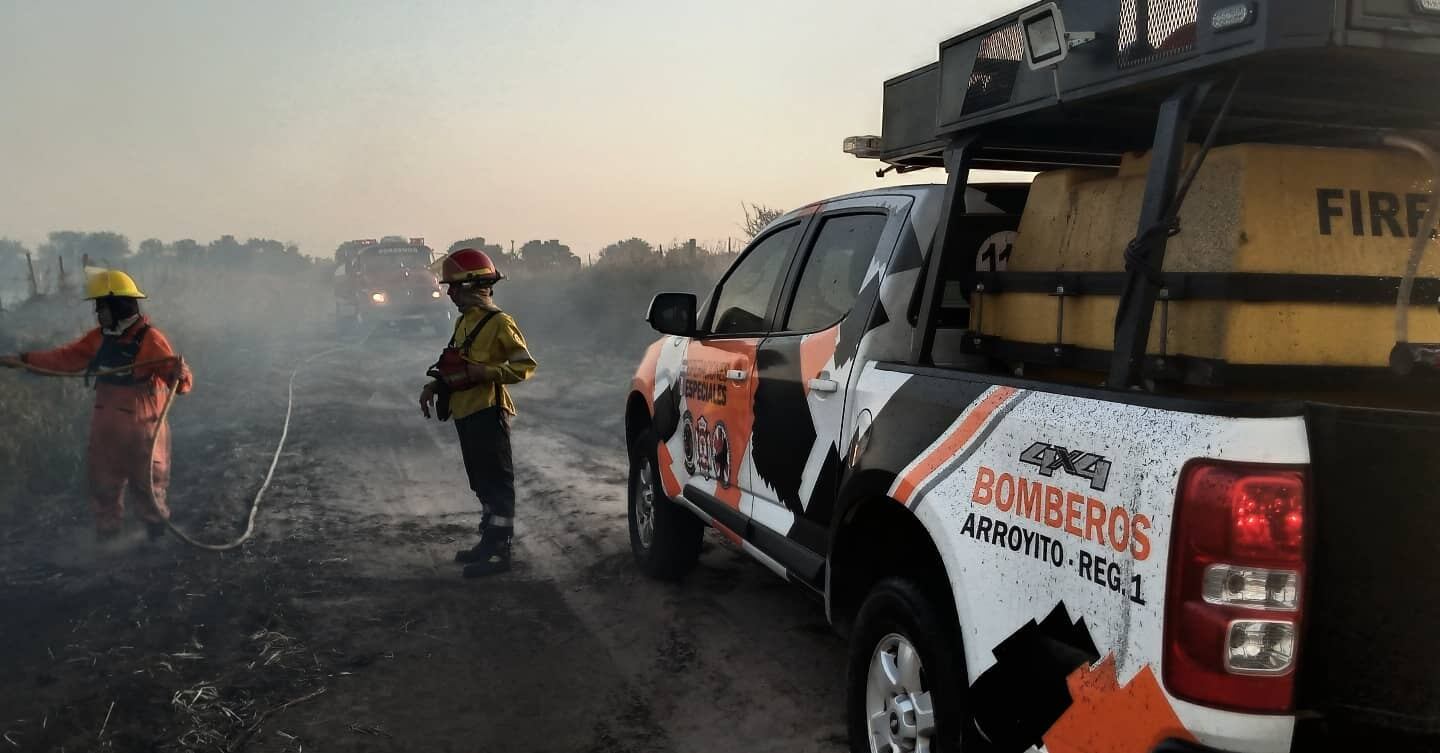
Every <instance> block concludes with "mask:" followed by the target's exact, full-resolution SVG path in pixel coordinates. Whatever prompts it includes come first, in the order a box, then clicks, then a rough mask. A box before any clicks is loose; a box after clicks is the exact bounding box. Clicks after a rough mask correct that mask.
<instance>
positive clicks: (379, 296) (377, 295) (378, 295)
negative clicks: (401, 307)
mask: <svg viewBox="0 0 1440 753" xmlns="http://www.w3.org/2000/svg"><path fill="white" fill-rule="evenodd" d="M370 300H371V301H374V302H375V303H384V302H385V301H387V300H389V298H387V297H386V295H385V291H383V290H377V291H375V292H374V293H371V294H370Z"/></svg>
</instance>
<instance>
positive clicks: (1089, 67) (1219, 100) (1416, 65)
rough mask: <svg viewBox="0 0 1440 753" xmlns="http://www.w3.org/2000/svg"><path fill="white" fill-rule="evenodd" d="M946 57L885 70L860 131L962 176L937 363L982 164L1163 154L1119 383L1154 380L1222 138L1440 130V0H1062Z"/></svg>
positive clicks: (928, 341) (972, 38)
mask: <svg viewBox="0 0 1440 753" xmlns="http://www.w3.org/2000/svg"><path fill="white" fill-rule="evenodd" d="M939 57H940V59H939V61H938V62H936V63H932V64H931V65H928V66H925V67H923V68H920V69H918V70H915V71H912V72H910V73H907V74H905V75H903V76H899V77H897V78H894V79H891V80H890V81H887V82H886V84H885V99H884V112H883V118H882V122H883V130H882V135H881V136H880V137H879V138H878V139H877V138H874V137H852V138H850V139H846V142H845V149H846V151H847V152H849V153H851V154H854V155H855V156H857V157H862V158H878V159H880V160H881V161H883V162H885V163H887V165H889V169H895V170H898V171H901V172H905V171H909V170H916V169H921V168H925V167H943V168H945V169H946V171H947V172H948V173H949V175H948V176H947V182H946V190H945V199H944V201H943V203H942V206H941V210H940V211H941V216H940V224H939V226H938V229H937V232H936V233H935V236H934V239H933V240H932V243H933V245H934V249H935V250H934V252H932V253H931V254H929V256H928V257H927V269H926V276H925V280H924V288H923V298H922V301H923V302H922V304H921V310H920V312H919V316H920V321H919V325H920V326H919V336H918V337H916V338H915V340H914V342H913V343H912V345H911V357H910V360H911V361H912V362H914V363H917V364H925V365H928V364H931V363H932V362H933V359H932V355H931V351H932V349H933V346H934V338H935V333H934V327H933V326H932V323H933V322H935V321H936V320H937V319H938V317H939V316H940V307H941V301H942V300H943V294H942V292H941V286H942V280H941V274H940V267H941V266H942V265H941V264H939V263H936V262H935V259H936V258H937V257H948V256H950V255H951V254H952V253H958V252H959V251H960V250H959V249H958V248H952V246H956V245H957V244H958V241H957V240H955V239H956V238H957V237H958V236H959V235H961V233H959V232H956V229H957V228H958V227H959V226H960V225H961V223H962V222H963V217H964V215H965V212H966V207H965V186H966V185H967V183H968V179H969V172H970V170H971V169H974V168H989V169H999V170H1049V169H1059V168H1068V167H1102V168H1103V167H1114V166H1118V165H1119V163H1120V159H1121V157H1122V156H1123V155H1124V154H1125V153H1127V152H1140V151H1149V152H1150V153H1151V159H1150V165H1149V168H1148V173H1147V179H1146V185H1145V195H1144V198H1143V200H1142V202H1141V206H1140V217H1139V222H1138V227H1137V229H1136V234H1135V237H1134V239H1133V240H1132V241H1131V242H1130V243H1129V244H1128V245H1127V247H1126V248H1125V253H1124V258H1125V275H1124V285H1123V287H1122V290H1121V293H1120V301H1119V306H1118V310H1117V312H1116V316H1115V347H1114V350H1113V351H1112V352H1111V354H1110V370H1109V375H1108V377H1107V380H1106V384H1107V385H1108V386H1109V387H1111V388H1112V389H1121V390H1128V389H1132V388H1135V387H1138V386H1140V385H1142V384H1143V383H1144V381H1145V371H1146V369H1147V366H1146V358H1145V355H1146V354H1145V349H1146V343H1147V342H1148V341H1149V333H1150V326H1151V320H1152V318H1153V315H1154V309H1155V304H1156V299H1157V295H1158V293H1159V290H1160V279H1161V277H1160V275H1161V272H1162V271H1163V270H1164V263H1165V250H1166V246H1167V243H1168V239H1169V237H1170V236H1171V235H1173V234H1175V233H1176V232H1179V224H1178V216H1179V211H1180V206H1181V205H1182V204H1183V202H1184V199H1185V195H1186V193H1187V191H1188V190H1189V187H1190V185H1191V181H1192V180H1193V179H1194V177H1195V175H1196V174H1197V173H1198V171H1199V169H1200V166H1201V165H1202V164H1203V163H1204V160H1205V155H1206V154H1207V153H1208V151H1209V150H1210V149H1211V148H1213V147H1215V146H1222V145H1226V144H1233V143H1244V142H1261V143H1264V142H1271V143H1285V144H1314V145H1325V146H1365V147H1380V146H1382V145H1385V144H1387V143H1389V142H1387V136H1388V134H1387V132H1391V131H1405V132H1408V133H1410V134H1411V135H1412V136H1414V135H1419V136H1421V137H1424V138H1426V139H1428V140H1431V141H1433V139H1434V136H1435V135H1436V133H1437V132H1440V99H1436V98H1435V96H1433V92H1436V91H1440V0H1239V1H1238V2H1237V1H1235V0H1053V1H1052V2H1042V3H1039V4H1036V5H1033V6H1031V7H1029V8H1027V9H1025V10H1023V11H1020V12H1017V13H1012V14H1010V15H1007V16H1004V17H1002V18H999V19H996V20H995V21H992V22H990V23H988V24H985V25H982V26H980V27H978V28H976V29H973V30H971V31H968V32H966V33H964V34H961V35H959V36H957V37H954V38H953V39H950V40H947V41H945V42H942V43H941V44H940V56H939ZM1214 92H1221V93H1222V94H1223V96H1218V97H1217V96H1212V94H1213V93H1214ZM1197 135H1199V136H1200V137H1201V138H1200V139H1196V138H1194V137H1195V136H1197ZM1197 140H1199V141H1203V144H1202V146H1201V149H1200V151H1199V152H1198V153H1197V155H1196V156H1195V158H1194V159H1191V160H1188V162H1187V159H1186V149H1185V147H1186V145H1187V144H1188V143H1190V142H1192V141H1197ZM1410 143H1417V142H1414V141H1413V140H1412V141H1411V142H1410ZM1430 154H1432V155H1433V154H1434V152H1433V151H1431V152H1430ZM1182 168H1183V173H1184V176H1183V177H1182ZM884 172H885V171H884V170H882V171H881V174H883V173H884Z"/></svg>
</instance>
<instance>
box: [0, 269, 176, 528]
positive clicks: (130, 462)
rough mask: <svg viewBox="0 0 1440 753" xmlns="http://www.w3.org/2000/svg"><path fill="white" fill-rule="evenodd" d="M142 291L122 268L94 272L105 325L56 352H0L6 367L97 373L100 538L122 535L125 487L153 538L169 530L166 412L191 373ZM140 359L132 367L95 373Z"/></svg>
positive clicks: (95, 482) (94, 488) (90, 291)
mask: <svg viewBox="0 0 1440 753" xmlns="http://www.w3.org/2000/svg"><path fill="white" fill-rule="evenodd" d="M144 297H145V294H144V293H142V292H140V288H139V287H137V286H136V285H135V281H134V280H133V279H131V278H130V276H129V275H127V274H125V273H124V272H121V271H118V270H94V271H92V272H91V273H90V274H89V275H88V278H87V280H86V285H85V298H86V300H92V301H94V302H95V318H96V319H97V320H99V324H100V326H99V327H97V328H95V329H93V330H90V331H89V332H87V333H86V334H85V335H84V336H83V337H81V338H80V339H79V340H76V341H75V342H72V343H70V344H69V345H63V346H61V347H59V348H55V349H54V350H46V351H36V352H33V353H21V354H17V355H13V356H3V357H0V366H7V367H10V368H24V367H26V366H30V367H34V368H36V369H42V370H46V371H53V372H66V373H75V372H85V373H87V374H95V376H94V380H95V411H94V413H93V414H92V416H91V420H90V444H89V449H88V452H87V456H86V462H87V466H88V470H89V486H90V500H91V504H92V507H93V509H94V513H95V530H96V533H97V536H98V537H99V538H100V539H102V540H104V539H111V538H114V537H115V536H116V535H117V534H119V533H120V528H121V525H122V523H123V520H124V511H125V492H126V488H127V487H128V488H129V491H130V494H131V499H132V500H133V501H135V502H136V503H137V512H138V513H139V515H140V518H141V519H142V520H144V521H145V525H146V530H147V532H148V533H149V536H150V538H151V539H155V538H158V537H160V536H161V535H163V534H164V533H165V520H166V519H167V518H169V517H170V510H169V508H168V507H167V506H166V504H165V492H166V488H167V486H168V485H169V482H170V436H169V434H170V432H169V427H168V426H166V425H165V424H164V423H163V422H162V421H161V412H162V411H163V410H164V407H165V402H166V399H167V397H168V395H169V391H170V387H171V386H174V387H175V388H176V391H178V392H182V393H183V392H188V391H190V386H191V376H190V370H189V368H187V367H186V366H185V364H184V362H183V361H181V360H180V359H179V358H177V357H176V355H175V350H174V349H173V348H171V347H170V341H169V340H168V339H166V337H165V335H164V334H163V333H161V332H160V330H159V329H158V328H156V327H155V326H154V325H153V324H151V323H150V320H149V318H148V317H146V316H145V315H143V314H141V313H140V299H141V298H144ZM136 364H139V365H138V366H136V367H135V368H134V370H133V371H130V372H128V373H127V372H122V373H116V374H104V375H101V374H97V372H106V371H109V370H113V369H125V368H127V367H130V366H135V365H136ZM157 433H158V434H159V441H158V442H157V441H155V437H156V434H157ZM152 447H154V454H153V456H152V454H151V448H152ZM152 481H153V484H152Z"/></svg>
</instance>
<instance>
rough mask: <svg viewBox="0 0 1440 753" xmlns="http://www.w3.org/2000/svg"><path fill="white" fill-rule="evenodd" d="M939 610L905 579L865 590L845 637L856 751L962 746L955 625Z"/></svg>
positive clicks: (962, 680)
mask: <svg viewBox="0 0 1440 753" xmlns="http://www.w3.org/2000/svg"><path fill="white" fill-rule="evenodd" d="M942 614H943V612H941V611H940V609H939V608H938V607H937V605H936V604H935V602H934V600H932V599H931V598H930V597H928V596H926V595H925V592H924V591H922V590H921V589H920V587H919V586H917V585H916V584H915V583H914V582H913V581H910V580H907V579H905V578H886V579H884V580H881V581H880V582H879V583H877V584H876V585H875V587H874V588H872V589H871V590H870V594H869V596H867V597H866V598H865V603H864V604H862V605H861V607H860V612H859V614H858V615H857V616H856V618H855V626H854V630H853V631H852V632H851V635H850V651H849V654H850V656H849V661H848V664H847V672H846V704H845V716H846V726H847V728H848V730H849V736H850V750H851V751H852V752H853V753H872V752H874V751H886V752H887V753H888V751H891V750H905V751H909V750H917V749H919V750H929V751H932V753H954V752H955V751H959V750H960V749H961V747H960V742H961V737H962V734H963V732H962V730H963V727H964V724H965V719H966V714H965V689H966V682H967V677H966V672H965V657H964V654H963V653H962V652H961V650H960V639H959V637H958V630H957V629H956V628H955V627H954V626H953V625H950V622H949V621H947V620H945V619H944V618H943V617H942ZM891 743H894V747H892V746H891ZM927 746H928V747H927Z"/></svg>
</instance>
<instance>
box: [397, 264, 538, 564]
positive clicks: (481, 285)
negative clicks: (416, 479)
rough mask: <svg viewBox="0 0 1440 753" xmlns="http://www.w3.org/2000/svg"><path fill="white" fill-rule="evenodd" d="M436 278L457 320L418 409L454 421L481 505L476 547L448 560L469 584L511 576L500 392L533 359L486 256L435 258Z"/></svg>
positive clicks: (510, 476) (526, 374)
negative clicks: (502, 303) (497, 294)
mask: <svg viewBox="0 0 1440 753" xmlns="http://www.w3.org/2000/svg"><path fill="white" fill-rule="evenodd" d="M436 271H437V273H438V274H439V276H440V282H442V283H444V284H445V285H447V286H448V288H449V293H450V300H451V301H452V302H453V303H454V304H455V307H456V308H458V309H459V310H460V313H461V316H460V319H459V321H457V322H456V323H455V333H454V334H453V335H452V336H451V338H450V344H449V346H448V347H446V348H445V350H444V352H443V353H442V354H441V356H440V360H439V361H437V362H436V363H435V365H433V366H431V367H430V370H429V371H428V372H427V376H429V377H430V378H431V380H432V381H431V382H430V383H428V384H426V385H425V388H424V389H423V390H422V391H421V393H420V410H421V412H423V413H424V414H425V417H426V418H429V417H430V413H431V410H432V409H434V410H436V411H438V415H439V417H440V420H442V421H443V420H445V419H446V418H448V417H450V416H452V415H453V416H454V417H455V430H456V432H457V433H458V434H459V435H460V454H461V455H462V456H463V457H464V459H465V474H466V475H467V476H468V477H469V481H470V489H471V491H473V492H475V496H477V497H479V499H480V542H479V543H478V544H476V545H475V546H474V547H472V548H470V549H467V550H463V551H460V552H456V553H455V561H456V562H460V563H463V564H464V565H465V577H467V578H476V577H481V576H485V575H494V574H497V573H503V572H505V571H507V570H509V569H510V548H511V540H512V537H513V534H514V526H515V471H514V466H513V464H512V462H511V455H510V419H511V418H512V417H513V416H514V415H515V404H514V403H513V402H511V400H510V393H509V391H508V390H507V389H506V385H511V384H516V383H518V382H522V381H524V380H526V379H529V378H530V375H531V374H534V373H535V359H534V358H533V357H532V356H531V355H530V350H529V348H528V347H527V346H526V344H525V337H524V335H522V334H520V328H519V327H517V326H516V325H515V320H514V319H512V318H511V317H510V315H509V314H506V313H505V312H503V311H501V310H500V307H499V306H496V305H495V301H494V299H493V298H492V294H493V292H494V289H495V283H497V282H499V281H500V280H503V279H505V277H504V275H502V274H500V272H499V270H498V269H496V267H495V263H494V262H493V261H491V259H490V256H489V255H488V254H486V253H485V252H483V251H479V250H477V249H473V248H462V249H459V250H457V251H454V252H452V253H450V254H447V255H446V256H445V258H443V259H441V260H440V262H439V263H438V264H437V265H436Z"/></svg>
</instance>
